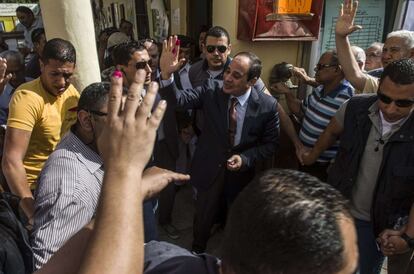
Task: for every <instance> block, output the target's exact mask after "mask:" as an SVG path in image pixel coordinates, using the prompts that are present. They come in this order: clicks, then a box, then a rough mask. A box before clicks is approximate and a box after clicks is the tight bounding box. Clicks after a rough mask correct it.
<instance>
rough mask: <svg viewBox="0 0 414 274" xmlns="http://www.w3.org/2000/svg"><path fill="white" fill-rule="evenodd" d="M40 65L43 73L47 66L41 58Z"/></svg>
mask: <svg viewBox="0 0 414 274" xmlns="http://www.w3.org/2000/svg"><path fill="white" fill-rule="evenodd" d="M39 64H40V72H41V73H43V71H44V70H45V64H44V63H43V61H42V59H40V58H39Z"/></svg>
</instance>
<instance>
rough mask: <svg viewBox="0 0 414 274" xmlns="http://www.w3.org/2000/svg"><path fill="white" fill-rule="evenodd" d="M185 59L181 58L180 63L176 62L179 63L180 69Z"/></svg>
mask: <svg viewBox="0 0 414 274" xmlns="http://www.w3.org/2000/svg"><path fill="white" fill-rule="evenodd" d="M185 61H186V59H185V58H181V59H180V61H178V62H179V63H180V67H181V66H182V65H183V64H184V63H185Z"/></svg>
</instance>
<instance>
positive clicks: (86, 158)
mask: <svg viewBox="0 0 414 274" xmlns="http://www.w3.org/2000/svg"><path fill="white" fill-rule="evenodd" d="M67 138H70V139H71V142H70V143H71V145H72V148H73V149H74V153H75V154H76V157H77V158H78V160H79V161H80V162H82V163H83V164H84V165H85V167H86V168H87V169H88V170H89V172H90V173H91V174H94V173H95V172H96V171H98V170H99V169H100V168H101V167H103V160H102V158H101V156H99V154H98V153H96V152H95V151H93V150H92V149H91V148H90V147H88V146H87V145H86V144H85V143H84V142H82V141H81V140H80V139H79V138H78V136H76V135H75V134H74V133H73V132H72V130H70V131H69V132H68V133H67Z"/></svg>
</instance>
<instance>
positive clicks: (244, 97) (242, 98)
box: [230, 87, 252, 106]
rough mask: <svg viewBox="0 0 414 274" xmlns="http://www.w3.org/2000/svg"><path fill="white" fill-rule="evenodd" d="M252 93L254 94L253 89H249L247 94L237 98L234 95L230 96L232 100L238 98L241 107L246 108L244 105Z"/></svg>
mask: <svg viewBox="0 0 414 274" xmlns="http://www.w3.org/2000/svg"><path fill="white" fill-rule="evenodd" d="M251 93H252V87H249V89H248V90H247V92H246V93H245V94H243V95H240V96H237V97H236V96H233V95H232V96H230V99H231V98H237V101H239V104H240V105H241V106H244V104H246V103H247V100H248V99H249V97H250V94H251Z"/></svg>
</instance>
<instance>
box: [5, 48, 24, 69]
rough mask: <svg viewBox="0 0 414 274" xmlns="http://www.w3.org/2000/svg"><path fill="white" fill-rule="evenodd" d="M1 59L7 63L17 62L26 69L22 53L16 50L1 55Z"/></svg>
mask: <svg viewBox="0 0 414 274" xmlns="http://www.w3.org/2000/svg"><path fill="white" fill-rule="evenodd" d="M0 57H1V58H4V59H6V60H7V62H11V61H12V60H14V61H16V62H18V63H19V64H20V66H21V67H22V68H23V69H24V57H23V55H22V54H21V53H20V52H18V51H15V50H5V51H3V52H1V53H0Z"/></svg>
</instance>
